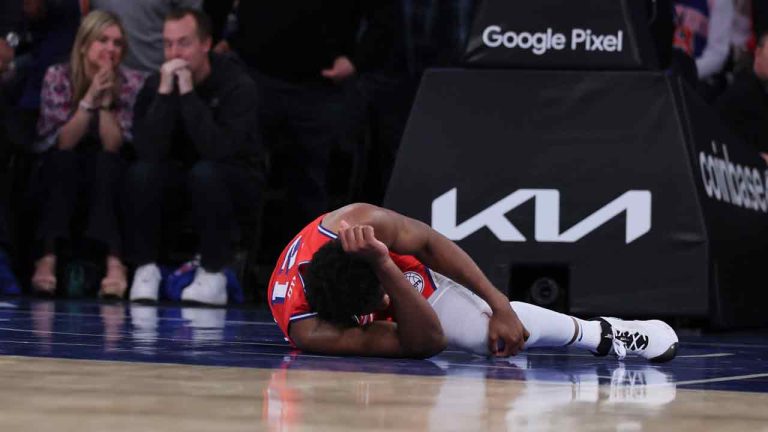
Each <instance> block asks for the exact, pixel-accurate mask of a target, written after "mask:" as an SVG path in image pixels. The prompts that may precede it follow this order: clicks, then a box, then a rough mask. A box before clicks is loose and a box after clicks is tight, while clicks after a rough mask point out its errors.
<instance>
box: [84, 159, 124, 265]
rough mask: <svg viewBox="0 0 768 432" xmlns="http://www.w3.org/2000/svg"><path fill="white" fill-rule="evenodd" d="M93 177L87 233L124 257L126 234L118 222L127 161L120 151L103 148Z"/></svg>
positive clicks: (95, 160) (94, 161)
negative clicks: (124, 160) (123, 158)
mask: <svg viewBox="0 0 768 432" xmlns="http://www.w3.org/2000/svg"><path fill="white" fill-rule="evenodd" d="M89 162H91V163H93V164H94V166H93V168H92V169H93V176H92V178H91V179H90V180H91V181H90V185H89V187H90V195H89V197H90V201H89V203H88V226H87V228H86V236H87V237H88V238H90V239H93V240H96V241H98V242H100V243H102V244H103V245H105V246H106V247H107V251H108V252H109V254H111V255H115V256H121V252H122V236H121V235H120V228H119V223H118V211H117V210H118V208H117V205H118V200H119V194H120V182H121V179H122V173H123V160H122V158H121V157H120V155H119V154H117V153H111V152H104V151H99V152H97V153H95V154H94V155H93V159H91V160H90V161H89Z"/></svg>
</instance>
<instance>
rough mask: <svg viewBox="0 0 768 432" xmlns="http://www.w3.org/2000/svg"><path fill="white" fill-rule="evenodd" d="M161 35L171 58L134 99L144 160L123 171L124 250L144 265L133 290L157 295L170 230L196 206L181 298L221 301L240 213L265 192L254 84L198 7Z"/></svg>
mask: <svg viewBox="0 0 768 432" xmlns="http://www.w3.org/2000/svg"><path fill="white" fill-rule="evenodd" d="M163 44H164V52H165V63H163V65H162V66H161V67H160V71H159V72H158V73H157V74H155V75H153V76H151V77H150V78H148V79H147V82H146V84H145V85H144V88H143V89H142V91H141V92H140V94H139V96H138V99H137V102H136V108H135V119H134V125H135V134H134V135H135V147H136V153H137V157H138V160H137V162H136V163H135V164H134V165H133V166H132V167H131V168H130V170H129V172H128V175H127V179H126V189H127V197H126V204H127V206H126V252H127V257H128V259H129V260H131V261H132V262H133V263H134V264H136V265H137V266H138V267H137V269H136V272H135V275H134V280H133V284H132V286H131V293H130V298H131V300H149V301H153V300H157V298H158V289H159V285H160V281H161V275H160V270H159V268H158V265H157V263H158V261H159V259H160V256H161V253H160V251H161V244H163V241H162V239H163V231H164V230H168V229H170V228H178V227H179V225H184V222H183V221H185V220H186V218H187V214H188V213H191V219H192V225H193V229H194V231H195V234H196V236H197V238H198V240H199V242H198V252H199V255H200V259H201V266H200V267H199V268H198V269H197V272H196V275H195V278H194V281H193V282H192V284H191V285H190V286H188V287H187V288H185V289H184V290H183V291H182V294H181V298H182V300H186V301H193V302H199V303H205V304H212V305H223V304H226V303H227V291H226V277H225V276H224V273H223V272H222V270H223V268H224V267H225V266H226V265H227V264H228V263H229V262H230V260H231V259H232V255H233V244H234V242H235V241H236V239H237V238H238V236H239V226H238V223H237V220H238V219H239V217H238V216H241V215H248V212H249V211H251V210H253V209H254V208H255V206H257V205H258V203H259V201H260V200H261V186H262V183H263V172H262V169H261V157H260V156H261V151H260V143H259V138H258V123H257V122H258V117H257V105H256V102H257V99H258V98H257V94H256V88H255V84H254V83H253V81H252V80H251V79H250V77H249V76H248V74H247V73H246V72H245V71H244V70H243V69H242V68H241V66H240V64H239V63H237V62H235V61H234V60H232V59H230V58H227V57H223V56H220V55H217V54H213V53H211V52H210V49H211V26H210V22H209V20H208V18H207V17H206V16H205V14H203V13H202V12H200V11H197V10H194V9H180V10H176V11H173V12H171V13H170V14H169V15H168V16H167V18H166V20H165V25H164V28H163ZM187 209H188V210H187Z"/></svg>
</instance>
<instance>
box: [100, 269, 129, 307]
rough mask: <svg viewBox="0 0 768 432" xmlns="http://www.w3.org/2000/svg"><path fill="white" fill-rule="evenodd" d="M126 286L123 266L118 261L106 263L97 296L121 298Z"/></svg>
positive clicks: (126, 280)
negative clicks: (105, 269) (105, 270)
mask: <svg viewBox="0 0 768 432" xmlns="http://www.w3.org/2000/svg"><path fill="white" fill-rule="evenodd" d="M134 280H135V279H134ZM126 288H128V279H127V278H126V275H125V266H124V265H123V264H121V263H120V262H119V261H115V262H110V263H109V264H107V274H106V276H105V277H104V279H102V280H101V290H99V297H101V298H112V299H122V298H123V297H125V289H126Z"/></svg>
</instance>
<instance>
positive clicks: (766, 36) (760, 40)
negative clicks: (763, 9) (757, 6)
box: [757, 30, 768, 47]
mask: <svg viewBox="0 0 768 432" xmlns="http://www.w3.org/2000/svg"><path fill="white" fill-rule="evenodd" d="M766 42H768V30H765V31H763V32H762V33H760V36H758V37H757V46H759V47H762V46H763V45H765V43H766Z"/></svg>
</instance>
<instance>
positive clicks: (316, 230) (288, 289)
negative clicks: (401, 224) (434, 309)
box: [267, 215, 436, 344]
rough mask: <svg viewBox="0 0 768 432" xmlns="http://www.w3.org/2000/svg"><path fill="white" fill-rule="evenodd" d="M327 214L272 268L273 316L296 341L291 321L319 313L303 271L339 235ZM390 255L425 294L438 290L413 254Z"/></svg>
mask: <svg viewBox="0 0 768 432" xmlns="http://www.w3.org/2000/svg"><path fill="white" fill-rule="evenodd" d="M324 216H325V215H323V216H320V217H319V218H317V219H315V220H314V221H313V222H312V223H310V224H309V225H307V226H306V227H304V229H303V230H301V232H299V234H298V235H296V237H294V238H293V240H291V242H290V243H289V244H288V246H287V247H286V248H285V249H284V250H283V253H282V254H280V259H278V261H277V266H276V267H275V270H274V271H273V272H272V277H271V278H270V279H269V287H268V289H267V301H268V302H269V308H270V310H271V311H272V316H273V317H274V319H275V322H277V325H278V326H279V327H280V330H282V331H283V334H285V337H286V340H288V341H289V342H291V344H293V341H291V340H290V337H289V336H288V326H289V325H290V323H292V322H295V321H299V320H302V319H306V318H311V317H314V316H316V315H317V313H315V312H313V311H312V309H311V308H310V307H309V303H308V302H307V298H306V296H305V291H304V281H303V279H302V272H303V270H304V268H306V265H307V264H309V261H310V260H311V259H312V256H313V255H314V254H315V251H317V250H318V249H319V248H320V247H322V246H323V245H324V244H325V243H326V242H328V241H329V240H332V239H335V238H336V233H334V232H332V231H330V230H328V229H326V228H325V227H323V226H322V224H321V222H322V220H323V217H324ZM389 256H390V257H391V258H392V260H393V261H394V262H395V264H396V265H397V267H398V268H400V270H402V271H403V275H404V276H405V277H406V278H407V279H408V281H409V282H410V283H411V285H413V286H414V288H416V289H417V290H419V292H420V293H421V295H422V296H424V298H429V296H430V295H432V293H433V292H435V289H436V287H435V283H434V281H433V280H432V276H431V275H430V273H429V269H427V267H426V266H425V265H424V264H422V263H421V262H419V260H417V259H416V258H415V257H413V256H410V255H398V254H396V253H392V252H390V254H389ZM357 318H358V322H359V323H360V325H363V324H367V323H369V322H371V321H373V320H380V319H391V318H390V317H389V315H388V314H386V313H377V314H375V315H374V314H371V315H366V316H362V317H357Z"/></svg>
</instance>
